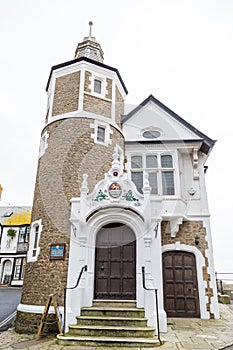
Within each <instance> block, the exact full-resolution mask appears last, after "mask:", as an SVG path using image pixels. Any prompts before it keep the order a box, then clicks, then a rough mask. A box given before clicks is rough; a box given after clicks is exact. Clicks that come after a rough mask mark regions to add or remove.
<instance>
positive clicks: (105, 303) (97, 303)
mask: <svg viewBox="0 0 233 350" xmlns="http://www.w3.org/2000/svg"><path fill="white" fill-rule="evenodd" d="M92 306H94V307H117V308H121V307H123V308H136V306H137V305H136V300H99V299H94V300H93V305H92Z"/></svg>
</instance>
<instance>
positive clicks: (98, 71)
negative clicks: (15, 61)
mask: <svg viewBox="0 0 233 350" xmlns="http://www.w3.org/2000/svg"><path fill="white" fill-rule="evenodd" d="M82 66H85V70H90V71H91V72H92V74H95V75H97V76H98V75H103V76H105V78H110V79H112V80H114V81H115V82H116V84H117V87H118V89H119V91H120V93H121V95H122V96H123V97H125V96H126V95H127V94H126V92H125V90H124V88H123V86H122V83H121V81H120V79H119V77H118V75H117V73H116V72H114V71H113V70H111V69H108V68H104V67H100V66H97V65H95V64H93V63H89V62H85V61H80V62H75V63H73V64H70V65H69V66H66V67H61V68H58V69H56V70H53V71H52V75H51V78H50V85H51V84H52V82H53V81H54V80H56V78H58V77H62V76H63V75H67V74H71V73H74V72H76V71H78V70H80V68H81V69H82ZM112 68H113V67H112ZM50 85H49V87H48V89H49V88H50ZM51 102H52V101H51Z"/></svg>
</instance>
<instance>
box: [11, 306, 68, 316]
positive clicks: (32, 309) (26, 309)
mask: <svg viewBox="0 0 233 350" xmlns="http://www.w3.org/2000/svg"><path fill="white" fill-rule="evenodd" d="M44 308H45V305H28V304H22V303H20V304H19V305H18V307H17V311H20V312H26V313H33V314H43V312H44ZM59 311H60V312H61V313H62V315H63V313H64V307H63V306H59ZM48 313H49V314H55V311H54V307H53V306H50V307H49V311H48Z"/></svg>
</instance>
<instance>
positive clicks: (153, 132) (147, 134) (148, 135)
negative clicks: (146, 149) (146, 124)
mask: <svg viewBox="0 0 233 350" xmlns="http://www.w3.org/2000/svg"><path fill="white" fill-rule="evenodd" d="M160 135H161V134H160V132H159V131H157V130H147V131H144V133H143V134H142V136H143V137H145V138H146V139H156V138H157V137H159V136H160Z"/></svg>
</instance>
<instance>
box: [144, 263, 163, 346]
mask: <svg viewBox="0 0 233 350" xmlns="http://www.w3.org/2000/svg"><path fill="white" fill-rule="evenodd" d="M142 285H143V288H144V289H145V290H154V291H155V309H156V320H157V333H158V340H159V343H160V345H162V344H163V342H162V340H161V338H160V328H159V308H158V289H155V288H147V287H146V278H145V266H142Z"/></svg>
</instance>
